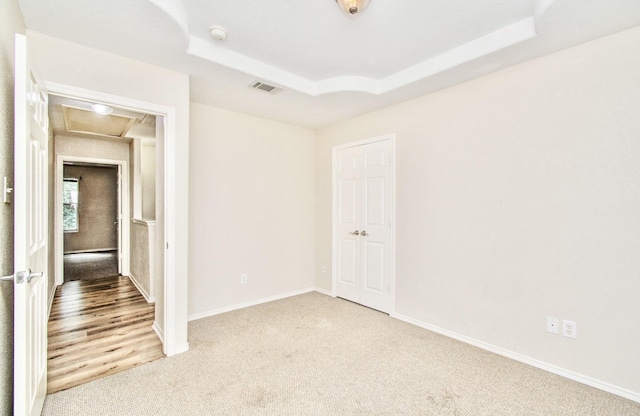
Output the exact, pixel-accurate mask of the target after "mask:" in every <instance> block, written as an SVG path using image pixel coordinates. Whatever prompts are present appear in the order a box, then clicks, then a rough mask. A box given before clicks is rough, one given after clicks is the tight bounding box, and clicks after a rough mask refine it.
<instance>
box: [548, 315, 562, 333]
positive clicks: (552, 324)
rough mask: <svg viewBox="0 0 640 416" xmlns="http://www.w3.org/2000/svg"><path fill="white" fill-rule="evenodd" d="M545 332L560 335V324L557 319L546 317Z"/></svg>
mask: <svg viewBox="0 0 640 416" xmlns="http://www.w3.org/2000/svg"><path fill="white" fill-rule="evenodd" d="M547 332H551V333H552V334H559V333H560V322H559V321H558V318H551V317H549V316H547Z"/></svg>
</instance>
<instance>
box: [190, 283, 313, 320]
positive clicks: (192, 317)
mask: <svg viewBox="0 0 640 416" xmlns="http://www.w3.org/2000/svg"><path fill="white" fill-rule="evenodd" d="M316 290H317V289H316V288H313V287H311V288H308V289H302V290H296V291H294V292H289V293H283V294H281V295H275V296H270V297H267V298H261V299H256V300H252V301H249V302H244V303H238V304H236V305H231V306H225V307H224V308H219V309H213V310H210V311H206V312H200V313H195V314H193V315H189V317H188V320H189V321H195V320H198V319H202V318H208V317H209V316H214V315H220V314H221V313H227V312H231V311H236V310H238V309H243V308H248V307H250V306H256V305H260V304H263V303H267V302H273V301H274V300H280V299H285V298H290V297H292V296H298V295H302V294H304V293H309V292H315V291H316Z"/></svg>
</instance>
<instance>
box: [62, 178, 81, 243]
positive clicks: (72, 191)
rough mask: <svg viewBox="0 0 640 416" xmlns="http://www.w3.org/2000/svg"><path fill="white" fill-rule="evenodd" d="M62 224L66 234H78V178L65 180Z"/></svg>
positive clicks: (63, 185) (63, 184)
mask: <svg viewBox="0 0 640 416" xmlns="http://www.w3.org/2000/svg"><path fill="white" fill-rule="evenodd" d="M62 224H63V230H64V232H65V233H73V232H78V178H64V179H63V183H62Z"/></svg>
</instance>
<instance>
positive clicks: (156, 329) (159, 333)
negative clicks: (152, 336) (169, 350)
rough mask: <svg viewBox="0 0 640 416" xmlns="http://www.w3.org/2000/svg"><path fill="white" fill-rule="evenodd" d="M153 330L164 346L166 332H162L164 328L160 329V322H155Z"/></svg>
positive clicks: (152, 326)
mask: <svg viewBox="0 0 640 416" xmlns="http://www.w3.org/2000/svg"><path fill="white" fill-rule="evenodd" d="M151 328H152V329H153V332H155V333H156V335H157V336H158V338H160V342H162V344H163V345H164V331H163V330H162V328H160V325H158V321H155V320H154V321H153V325H151Z"/></svg>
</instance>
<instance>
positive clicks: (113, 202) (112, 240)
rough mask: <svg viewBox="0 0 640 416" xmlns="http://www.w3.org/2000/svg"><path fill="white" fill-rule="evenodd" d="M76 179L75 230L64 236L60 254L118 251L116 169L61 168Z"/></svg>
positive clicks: (98, 167)
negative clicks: (76, 210) (76, 226)
mask: <svg viewBox="0 0 640 416" xmlns="http://www.w3.org/2000/svg"><path fill="white" fill-rule="evenodd" d="M63 171H64V177H65V178H77V179H78V189H79V192H78V193H79V197H78V231H77V232H68V233H64V252H65V253H69V252H77V251H90V250H108V249H117V248H118V231H117V228H116V226H115V225H114V222H115V221H117V218H118V169H117V167H102V166H73V165H65V166H64V168H63Z"/></svg>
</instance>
